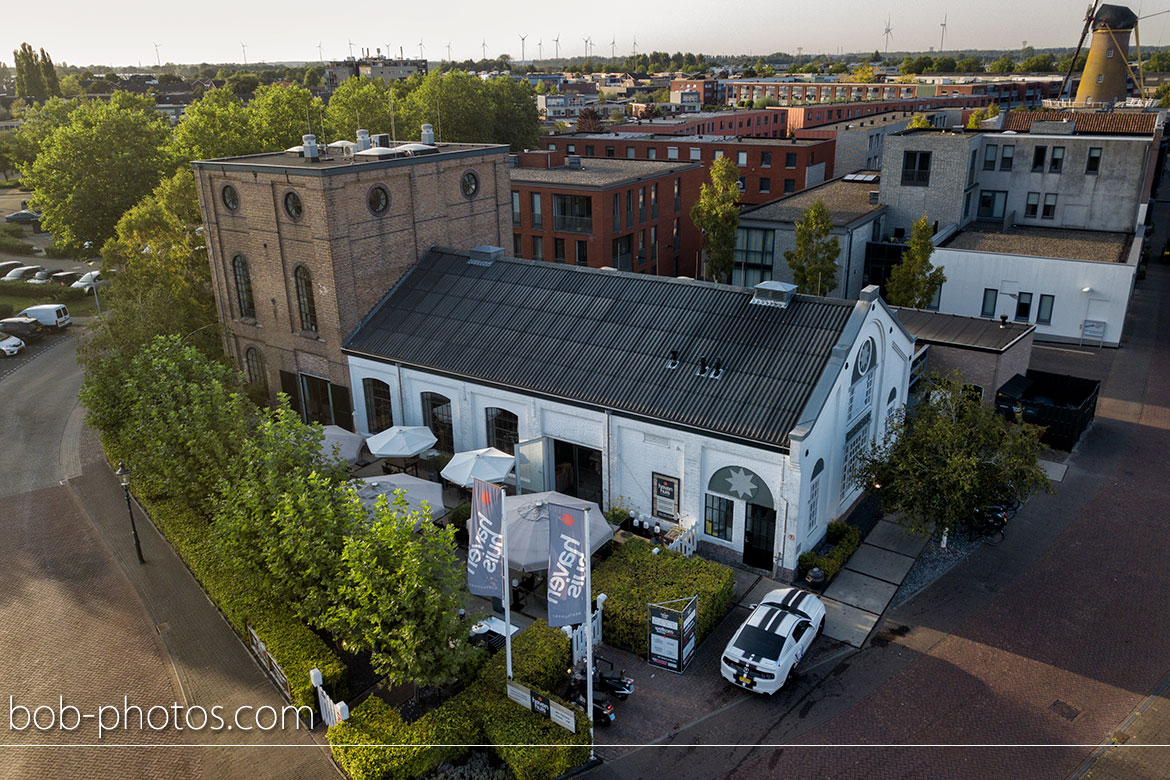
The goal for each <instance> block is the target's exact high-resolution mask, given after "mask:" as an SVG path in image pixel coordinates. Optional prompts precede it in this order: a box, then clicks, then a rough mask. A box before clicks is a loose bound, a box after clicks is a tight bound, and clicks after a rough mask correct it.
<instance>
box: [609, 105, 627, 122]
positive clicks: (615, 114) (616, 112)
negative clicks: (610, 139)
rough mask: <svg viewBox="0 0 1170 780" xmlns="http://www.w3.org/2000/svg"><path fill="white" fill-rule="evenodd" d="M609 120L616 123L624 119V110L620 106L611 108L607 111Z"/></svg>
mask: <svg viewBox="0 0 1170 780" xmlns="http://www.w3.org/2000/svg"><path fill="white" fill-rule="evenodd" d="M609 121H611V122H614V123H617V122H624V121H626V112H625V110H624V109H621V108H614V109H611V110H610V112H609Z"/></svg>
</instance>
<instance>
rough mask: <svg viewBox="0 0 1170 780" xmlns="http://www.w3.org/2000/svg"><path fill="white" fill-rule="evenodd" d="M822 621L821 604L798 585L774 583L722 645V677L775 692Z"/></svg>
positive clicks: (786, 678) (760, 691) (737, 683)
mask: <svg viewBox="0 0 1170 780" xmlns="http://www.w3.org/2000/svg"><path fill="white" fill-rule="evenodd" d="M824 627H825V605H824V604H822V603H821V601H820V599H818V598H817V597H816V596H814V595H813V594H811V593H809V592H808V591H805V590H800V589H799V588H776V589H775V590H773V591H771V592H770V593H768V595H767V596H765V597H764V600H763V601H761V602H760V603H759V604H756V605H755V606H754V607H753V608H752V613H751V614H750V615H748V618H747V620H745V621H744V622H743V625H742V626H740V627H739V630H738V631H736V632H735V636H733V637H732V638H731V641H730V642H728V643H727V647H726V648H725V649H724V650H723V659H722V661H721V663H720V671H721V672H722V673H723V677H724V679H726V680H727V681H728V682H731V683H733V684H735V685H738V686H740V687H741V688H747V689H748V690H749V691H755V692H757V693H775V692H776V691H778V690H780V689H781V688H783V687H784V684H785V683H786V682H788V678H789V676H790V675H791V674H792V670H793V669H794V668H796V665H797V664H798V663H800V659H801V658H803V657H804V655H805V653H807V652H808V648H809V647H810V646H811V645H812V643H813V640H814V639H816V638H817V637H818V636H820V634H821V629H823V628H824Z"/></svg>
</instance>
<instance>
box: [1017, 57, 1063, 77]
mask: <svg viewBox="0 0 1170 780" xmlns="http://www.w3.org/2000/svg"><path fill="white" fill-rule="evenodd" d="M1020 70H1022V71H1024V72H1026V73H1052V72H1053V71H1055V70H1056V65H1055V64H1054V63H1053V61H1052V55H1051V54H1037V55H1035V56H1033V57H1029V58H1028V59H1026V60H1024V61H1023V62H1021V63H1020Z"/></svg>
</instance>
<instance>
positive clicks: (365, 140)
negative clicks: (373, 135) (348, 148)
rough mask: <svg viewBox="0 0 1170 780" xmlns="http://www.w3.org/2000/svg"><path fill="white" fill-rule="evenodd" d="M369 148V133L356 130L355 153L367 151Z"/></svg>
mask: <svg viewBox="0 0 1170 780" xmlns="http://www.w3.org/2000/svg"><path fill="white" fill-rule="evenodd" d="M369 148H370V131H369V130H358V131H357V151H359V152H364V151H365V150H366V149H369Z"/></svg>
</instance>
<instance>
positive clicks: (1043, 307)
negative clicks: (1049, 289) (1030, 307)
mask: <svg viewBox="0 0 1170 780" xmlns="http://www.w3.org/2000/svg"><path fill="white" fill-rule="evenodd" d="M1055 301H1056V298H1055V297H1054V296H1052V295H1041V296H1040V305H1039V306H1038V307H1037V308H1036V324H1037V325H1051V324H1052V304H1053V303H1054V302H1055Z"/></svg>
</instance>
